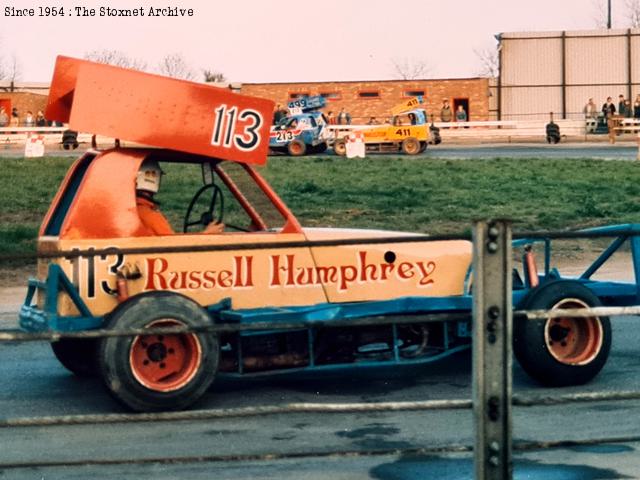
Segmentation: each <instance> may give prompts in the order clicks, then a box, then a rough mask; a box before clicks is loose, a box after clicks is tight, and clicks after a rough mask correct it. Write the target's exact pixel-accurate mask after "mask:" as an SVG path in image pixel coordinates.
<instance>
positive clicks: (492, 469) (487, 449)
mask: <svg viewBox="0 0 640 480" xmlns="http://www.w3.org/2000/svg"><path fill="white" fill-rule="evenodd" d="M638 236H640V232H638V231H636V230H634V229H629V228H626V229H625V228H622V229H615V228H611V229H608V230H604V231H585V232H525V233H521V234H518V235H515V236H514V237H516V238H520V239H526V241H527V242H529V241H534V240H541V241H545V242H546V241H548V240H549V239H579V238H594V237H617V238H618V239H623V240H624V241H626V240H627V239H631V241H633V242H637V241H638V240H637V238H638ZM468 238H469V236H468V235H447V236H434V237H425V236H407V237H389V238H384V239H380V238H376V239H355V240H353V241H349V242H345V241H318V242H288V243H282V244H269V249H274V248H293V247H296V246H302V245H305V246H312V245H313V246H330V245H337V244H347V243H348V244H361V245H366V244H380V243H397V242H417V241H422V242H430V241H438V240H442V239H468ZM472 240H473V271H474V287H473V309H472V312H471V313H472V318H473V327H472V331H473V345H472V351H473V354H472V355H473V398H472V400H465V399H463V400H459V399H458V400H431V401H421V402H379V403H347V404H324V403H323V404H317V403H292V404H288V405H281V406H258V407H245V408H232V409H214V410H205V411H190V412H170V413H154V414H107V415H72V416H56V417H29V418H5V419H1V420H0V427H4V428H8V427H26V426H45V425H71V424H103V423H118V422H157V421H184V420H204V419H215V418H227V417H239V418H242V417H248V416H256V415H273V414H285V413H311V412H315V413H349V412H365V411H366V412H372V411H378V412H380V411H421V410H434V409H469V408H473V412H474V429H475V442H474V444H473V445H461V444H452V445H444V446H434V447H425V448H414V449H406V450H402V452H400V453H433V452H470V451H473V452H474V463H475V478H476V479H483V480H484V479H487V480H489V479H490V480H503V479H510V478H512V452H513V451H524V450H532V449H544V448H551V447H557V446H567V445H581V444H582V445H593V444H598V443H604V442H609V443H610V442H637V441H640V435H629V436H624V437H622V436H621V437H608V438H591V439H587V440H558V441H527V442H518V443H517V444H515V445H514V444H513V439H512V419H511V408H512V406H520V407H531V406H543V405H560V404H570V403H576V402H599V401H619V400H638V399H640V391H617V392H595V393H577V394H565V395H555V396H519V395H514V394H513V392H512V368H511V362H512V350H511V340H512V338H511V337H512V319H513V318H514V317H523V318H526V319H528V320H536V319H537V320H539V319H547V318H551V317H556V316H562V317H581V316H589V317H592V316H599V315H638V314H640V306H632V307H597V308H584V309H575V310H574V309H571V310H552V311H540V310H533V311H515V312H513V311H512V305H511V302H512V285H511V282H512V265H511V262H512V240H513V239H512V234H511V227H510V223H509V222H507V221H490V222H478V223H477V224H476V225H475V227H474V229H473V234H472ZM621 243H622V242H617V243H616V245H617V247H619V246H620V245H621ZM259 246H260V244H252V245H247V244H245V245H234V246H215V247H213V246H212V247H211V248H209V249H210V250H226V249H234V250H239V249H243V248H248V249H257V248H259ZM262 246H263V247H264V245H262ZM130 250H132V251H133V250H135V251H136V252H138V250H142V249H130ZM147 250H151V249H147ZM156 250H164V251H168V250H170V251H173V249H168V248H164V249H154V251H156ZM116 252H119V253H123V252H124V250H119V249H113V248H111V249H105V250H104V251H102V252H100V251H97V250H89V251H84V252H58V253H57V254H55V255H53V254H51V255H47V257H51V256H66V255H67V254H68V253H72V254H75V255H82V256H88V255H101V254H104V253H107V254H113V253H116ZM607 252H608V253H609V254H611V253H613V252H612V251H609V250H608V251H607ZM7 258H9V257H8V256H3V257H1V258H0V260H3V259H7ZM596 263H598V262H596ZM594 265H595V264H594ZM596 269H597V267H596ZM637 273H638V272H636V274H637ZM636 282H637V278H636ZM468 317H469V313H459V314H432V315H428V316H426V317H421V318H420V319H412V318H406V319H397V318H396V319H393V320H392V321H390V320H389V319H386V318H385V317H374V318H368V319H356V320H344V321H340V322H336V324H339V325H340V326H352V325H362V324H365V323H366V324H386V323H391V322H394V323H398V322H400V323H412V322H427V321H432V322H434V321H438V322H440V321H450V320H460V319H462V318H468ZM304 325H305V326H308V324H304ZM329 325H331V323H330V322H327V323H324V322H323V323H322V324H320V323H319V324H318V326H329ZM298 326H300V324H299V323H297V322H288V323H286V324H271V323H260V324H257V323H256V324H251V325H238V324H233V325H214V326H210V327H206V328H189V329H187V328H149V329H143V330H140V329H138V330H117V331H116V330H96V331H85V332H73V333H72V332H69V333H54V332H42V333H21V332H13V331H4V332H0V342H19V341H37V340H47V341H55V340H58V339H60V338H87V337H98V336H124V335H127V336H135V335H141V334H145V335H149V334H156V333H157V334H160V333H164V334H167V333H177V332H197V333H199V332H203V331H209V332H223V331H224V332H228V331H240V330H250V329H257V330H263V329H265V328H269V329H276V328H283V329H290V328H297V327H298ZM398 453H399V452H398V450H397V449H395V448H394V449H392V450H375V451H355V452H344V451H340V452H322V453H320V454H318V453H314V452H306V453H305V452H298V453H294V454H290V455H287V454H271V453H269V454H264V455H233V456H225V455H211V456H200V455H199V456H197V457H179V456H176V457H171V458H166V457H164V458H153V459H148V458H146V459H143V460H139V461H138V460H136V459H121V460H100V459H98V460H95V461H87V460H78V461H74V460H71V461H67V460H61V461H45V462H41V463H38V462H30V463H25V464H19V465H18V464H11V465H8V464H7V465H4V464H2V463H0V467H1V468H21V467H25V466H38V465H45V466H50V465H80V464H82V465H87V464H91V463H95V464H105V463H108V464H114V463H120V464H123V463H124V464H126V463H152V462H154V463H155V462H159V463H166V462H172V463H176V462H177V463H180V462H182V463H186V462H196V461H246V460H259V459H270V460H274V459H278V458H292V457H297V458H300V457H308V456H316V457H317V456H325V455H326V456H328V455H331V456H335V455H340V454H342V455H350V456H353V455H381V454H398Z"/></svg>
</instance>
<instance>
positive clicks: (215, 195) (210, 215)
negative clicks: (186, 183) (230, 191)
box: [182, 183, 224, 233]
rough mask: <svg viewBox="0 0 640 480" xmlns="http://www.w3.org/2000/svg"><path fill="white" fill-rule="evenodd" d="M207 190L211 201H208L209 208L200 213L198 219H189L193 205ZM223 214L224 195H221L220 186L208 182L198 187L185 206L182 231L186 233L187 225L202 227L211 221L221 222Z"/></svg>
mask: <svg viewBox="0 0 640 480" xmlns="http://www.w3.org/2000/svg"><path fill="white" fill-rule="evenodd" d="M209 190H211V201H210V202H209V208H208V209H207V210H206V211H205V212H203V213H201V214H200V218H199V219H198V220H193V221H191V213H192V210H193V207H195V205H196V204H197V203H198V200H199V199H200V197H201V196H202V195H204V193H205V192H207V191H209ZM223 215H224V197H223V196H222V190H220V187H219V186H217V185H216V184H214V183H209V184H207V185H204V186H202V187H200V189H199V190H198V191H197V192H196V194H195V195H194V196H193V198H192V199H191V202H190V203H189V208H187V213H186V214H185V216H184V227H183V229H182V231H183V232H184V233H187V232H188V231H189V227H193V226H195V225H202V226H203V227H206V226H207V225H209V224H210V223H211V222H215V223H221V222H222V217H223ZM194 216H195V215H194Z"/></svg>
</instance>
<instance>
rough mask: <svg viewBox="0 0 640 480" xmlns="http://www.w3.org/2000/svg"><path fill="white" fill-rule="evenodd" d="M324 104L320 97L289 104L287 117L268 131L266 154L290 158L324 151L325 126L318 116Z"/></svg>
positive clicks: (325, 143)
mask: <svg viewBox="0 0 640 480" xmlns="http://www.w3.org/2000/svg"><path fill="white" fill-rule="evenodd" d="M325 104H326V101H325V99H324V97H322V96H320V95H317V96H313V97H302V98H299V99H297V100H293V101H291V102H289V104H288V105H287V107H288V108H289V112H290V114H289V115H288V116H287V117H285V118H283V119H282V121H281V122H279V123H278V124H277V125H274V126H273V127H271V132H270V137H269V150H270V151H271V152H272V153H286V154H289V155H291V156H293V157H298V156H301V155H307V154H316V153H323V152H324V151H326V150H327V138H326V135H327V132H326V130H325V127H326V123H325V121H324V117H323V116H322V113H321V112H320V109H321V108H324V106H325Z"/></svg>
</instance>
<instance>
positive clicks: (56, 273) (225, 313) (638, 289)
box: [20, 224, 640, 375]
mask: <svg viewBox="0 0 640 480" xmlns="http://www.w3.org/2000/svg"><path fill="white" fill-rule="evenodd" d="M585 231H586V232H593V233H603V234H605V235H607V236H615V238H614V240H613V241H612V242H611V244H610V245H609V247H607V248H606V249H605V250H604V251H603V252H602V254H601V255H600V256H599V257H598V258H597V259H596V260H595V261H594V262H593V263H592V264H591V265H590V266H589V267H588V268H587V269H586V270H585V271H584V272H583V273H582V274H581V275H580V276H579V277H578V278H576V280H578V281H580V282H582V283H583V284H584V285H585V286H586V287H588V288H589V289H591V290H592V291H593V292H594V294H595V295H596V296H598V297H599V298H600V300H601V301H602V303H603V304H604V305H607V306H627V305H635V304H638V303H640V281H639V280H640V225H637V224H628V225H618V226H607V227H598V228H592V229H589V230H585ZM627 240H629V242H630V247H631V254H632V262H633V271H634V278H635V283H624V282H610V281H594V280H591V277H592V276H593V275H594V274H595V273H596V271H597V270H598V269H599V268H600V267H602V265H604V264H605V263H606V262H607V260H609V258H611V256H612V255H613V254H614V253H615V252H616V251H618V250H619V249H620V247H621V246H622V245H623V244H624V243H625V242H626V241H627ZM533 243H544V245H545V254H544V255H545V260H544V265H545V269H544V273H543V274H541V275H540V280H541V281H544V280H545V279H547V278H561V276H560V273H559V272H558V271H557V270H555V269H551V268H550V259H551V241H550V239H548V238H544V239H526V238H525V239H519V240H515V241H514V242H513V245H514V246H515V247H517V246H523V245H527V244H533ZM524 277H525V280H524V282H525V283H524V286H523V287H522V288H519V289H517V290H514V291H513V304H514V305H515V306H516V307H517V306H518V305H519V304H520V302H521V301H522V299H523V298H524V297H525V296H526V294H527V293H528V292H529V291H530V285H529V284H528V281H527V275H525V276H524ZM38 289H41V290H44V291H45V302H44V309H39V308H37V306H35V305H33V304H32V302H33V297H34V295H35V292H36V290H38ZM60 292H63V293H65V294H66V295H68V296H69V298H70V299H71V301H72V302H73V303H74V305H75V306H76V308H77V309H78V311H79V312H80V315H79V316H61V315H59V314H58V297H59V293H60ZM471 307H472V297H471V295H460V296H449V297H403V298H398V299H393V300H381V301H374V302H354V303H340V304H332V303H323V304H318V305H312V306H305V307H288V308H274V307H269V308H256V309H244V310H233V309H232V305H231V300H230V299H225V300H223V301H222V302H219V303H216V304H213V305H209V306H208V307H207V311H208V312H209V313H210V314H211V315H215V316H216V317H217V318H219V321H220V322H221V323H241V324H251V323H257V322H270V323H273V324H277V323H284V322H302V323H305V324H308V328H307V331H308V336H309V349H310V352H312V351H313V350H314V349H313V342H314V331H315V330H316V329H317V328H322V327H323V326H325V324H326V323H327V322H336V321H337V320H345V321H347V320H350V319H356V318H363V317H370V316H381V315H410V314H426V313H451V312H470V311H471ZM103 322H104V318H103V317H100V316H97V317H96V316H93V315H92V314H91V312H90V310H89V309H88V307H87V306H86V304H85V303H84V301H83V300H82V298H81V297H80V295H79V294H78V291H77V289H76V287H75V286H74V285H73V284H72V283H71V281H70V280H69V278H68V277H67V276H66V275H65V273H64V272H63V271H62V269H61V268H60V266H59V265H56V264H50V265H49V272H48V276H47V280H46V281H45V282H41V281H38V280H35V279H30V280H29V283H28V290H27V296H26V298H25V302H24V304H23V305H22V307H21V309H20V326H21V327H22V328H23V329H24V330H27V331H58V332H72V331H82V330H91V329H97V328H101V327H102V326H103ZM331 327H336V323H332V325H331ZM391 328H392V332H393V338H394V347H393V358H392V359H391V360H383V361H364V362H356V363H348V364H340V365H314V364H313V361H312V360H311V361H310V365H309V366H306V367H301V368H291V369H286V372H292V371H305V370H310V369H313V370H334V369H338V368H345V367H353V366H358V367H361V366H374V365H380V364H385V363H386V364H389V363H402V364H418V363H427V362H432V361H436V360H439V359H441V358H443V357H445V356H448V355H451V354H453V353H456V352H458V351H461V350H463V349H467V348H469V346H470V345H469V344H464V345H457V346H455V347H450V346H449V339H448V337H447V334H446V331H447V330H446V329H445V348H444V350H443V351H442V352H441V353H439V354H435V355H431V356H428V357H425V358H421V359H411V360H407V359H403V358H401V357H400V355H399V352H398V347H397V345H396V342H395V338H396V335H397V324H395V323H392V324H391ZM270 332H271V331H269V330H267V331H265V330H261V331H244V332H241V334H240V335H241V336H242V337H245V336H250V335H260V334H265V333H270ZM458 335H459V336H460V337H468V329H467V326H466V323H465V322H458ZM239 355H241V352H240V353H239ZM311 358H312V356H311ZM239 360H240V359H239ZM239 365H240V366H241V365H242V362H241V361H240V362H239ZM282 371H284V370H275V371H269V372H258V373H251V374H250V375H265V374H270V373H278V372H282ZM239 374H240V375H242V374H243V372H242V367H240V369H239ZM230 375H236V374H230Z"/></svg>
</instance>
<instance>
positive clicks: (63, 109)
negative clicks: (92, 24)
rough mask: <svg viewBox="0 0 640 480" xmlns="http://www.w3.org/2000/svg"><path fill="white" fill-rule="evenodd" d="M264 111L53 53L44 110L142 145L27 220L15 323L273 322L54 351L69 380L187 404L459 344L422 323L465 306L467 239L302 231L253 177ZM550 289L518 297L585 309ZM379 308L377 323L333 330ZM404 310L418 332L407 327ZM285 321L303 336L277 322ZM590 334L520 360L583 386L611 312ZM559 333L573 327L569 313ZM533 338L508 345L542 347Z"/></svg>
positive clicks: (263, 106)
mask: <svg viewBox="0 0 640 480" xmlns="http://www.w3.org/2000/svg"><path fill="white" fill-rule="evenodd" d="M272 110H273V103H272V102H270V101H268V100H263V99H256V98H251V97H246V96H242V95H238V94H234V93H231V92H229V91H227V90H223V89H219V88H216V87H210V86H207V85H203V84H195V83H191V82H185V81H179V80H175V79H168V78H163V77H159V76H156V75H150V74H146V73H141V72H134V71H130V70H125V69H120V68H116V67H111V66H106V65H98V64H94V63H91V62H86V61H81V60H75V59H69V58H65V57H59V59H58V62H57V64H56V70H55V74H54V79H53V84H52V86H51V93H50V98H49V105H48V109H47V118H51V119H54V120H57V121H61V122H68V123H69V125H70V127H71V128H72V129H74V130H78V131H83V132H90V133H95V134H101V135H107V136H110V137H112V138H117V139H121V140H123V141H124V140H127V141H132V142H137V143H139V144H144V145H147V146H139V147H136V148H123V147H116V148H112V149H108V150H103V151H98V150H90V151H88V152H86V153H85V154H84V155H82V156H81V157H80V158H79V159H78V160H77V161H76V162H75V163H74V164H73V165H72V166H71V168H70V169H69V172H68V173H67V176H66V178H65V179H64V181H63V183H62V185H61V186H60V189H59V191H58V193H57V194H56V196H55V198H54V199H53V201H52V203H51V206H50V208H49V211H48V213H47V215H46V217H45V219H44V221H43V223H42V226H41V230H40V234H39V235H40V238H39V242H38V248H39V252H40V254H41V256H42V258H40V260H39V262H38V278H37V279H32V280H30V282H29V289H28V293H27V298H26V300H25V303H24V306H23V307H22V309H21V312H20V322H21V325H22V327H23V328H24V329H26V330H29V331H43V330H45V331H57V332H72V331H82V330H91V329H98V328H115V329H136V328H150V327H190V328H193V329H203V328H206V327H209V326H211V325H249V324H252V323H255V322H261V325H262V322H267V325H273V327H274V328H271V329H270V328H263V329H260V330H257V331H234V332H230V333H219V334H212V333H205V332H202V331H195V332H191V333H171V334H165V335H155V334H154V335H137V336H108V337H104V338H100V339H69V338H63V339H62V340H60V341H57V342H54V343H52V347H53V351H54V352H55V354H56V356H57V357H58V359H59V360H60V362H61V363H62V364H63V365H64V366H66V367H67V368H68V369H69V370H71V371H72V372H75V373H77V374H97V375H100V376H102V378H103V379H104V383H105V385H106V387H107V388H108V389H109V391H110V392H111V393H112V394H113V395H114V396H115V397H116V398H117V399H119V400H120V401H122V402H123V403H124V404H126V405H127V406H128V407H130V408H131V409H134V410H140V411H149V410H165V409H177V408H184V407H186V406H188V405H191V404H192V403H193V402H195V401H197V400H198V398H200V397H201V396H202V395H203V394H204V392H205V391H206V390H207V389H208V388H209V386H210V385H211V383H212V382H213V380H214V379H215V377H216V374H217V373H218V372H220V373H224V374H228V375H258V374H265V373H267V372H282V371H294V370H300V369H311V370H321V369H331V368H338V367H343V366H345V365H359V366H360V365H362V366H365V365H367V366H370V365H378V364H390V363H393V364H399V365H400V364H411V363H424V362H430V361H434V360H437V359H440V358H442V357H444V356H447V355H450V354H452V353H455V352H458V351H460V350H463V349H467V348H469V346H470V328H469V322H468V320H455V321H454V320H452V321H446V322H444V321H443V322H439V323H433V322H430V323H429V322H426V321H425V322H421V318H423V317H421V316H423V315H425V314H429V313H433V312H470V311H471V296H470V294H469V285H468V279H469V273H470V263H471V244H470V242H468V241H463V240H456V241H433V242H427V241H423V240H426V239H427V237H425V236H418V235H416V236H413V237H409V238H407V234H402V233H399V232H382V231H371V230H350V229H323V228H319V229H309V228H302V227H301V225H300V224H299V222H298V221H297V219H296V218H295V216H294V215H293V214H292V213H291V211H290V210H289V209H288V208H287V206H286V205H285V204H284V202H283V201H282V200H281V199H280V198H279V197H278V195H277V194H276V193H275V192H274V191H273V190H272V189H271V188H270V186H269V185H268V184H267V182H266V181H265V180H264V179H263V178H262V176H261V175H260V174H259V173H258V172H257V170H256V169H255V168H254V165H259V164H262V163H264V162H265V161H266V155H267V149H268V142H269V119H270V118H271V112H272ZM165 171H166V172H168V174H167V175H164V173H165ZM163 176H164V178H163ZM171 181H178V182H183V185H182V186H183V187H185V186H186V189H191V190H192V192H193V193H192V197H191V198H190V199H189V198H184V199H182V200H181V201H182V203H183V205H184V211H185V214H184V218H183V220H182V222H181V225H180V226H179V227H178V226H177V225H176V224H175V222H174V223H173V224H171V223H170V222H169V221H167V219H166V218H164V216H163V214H162V212H161V206H160V205H159V204H158V203H157V200H156V195H157V194H159V195H161V194H162V191H163V188H164V186H165V185H168V184H169V183H170V182H171ZM165 182H166V183H165ZM176 230H178V231H177V232H176ZM364 239H368V240H370V241H368V242H362V241H363V240H364ZM376 239H378V241H377V242H376ZM394 239H398V241H396V240H394ZM358 242H362V243H358ZM561 282H567V283H566V284H562V285H561V286H560V287H562V288H559V287H558V283H557V281H556V282H550V284H551V285H555V287H554V288H555V289H554V290H553V291H550V292H547V293H545V288H547V287H544V286H542V287H538V288H537V289H533V290H532V289H531V288H530V285H528V284H527V283H526V282H525V283H517V282H516V286H515V293H514V302H516V303H518V302H521V301H523V299H525V297H526V298H530V294H531V293H532V292H533V293H536V292H537V293H536V295H537V296H536V295H534V296H533V297H532V298H533V300H535V301H536V302H537V303H536V305H537V306H538V307H539V308H542V306H543V304H544V303H545V302H546V303H549V302H556V303H557V302H558V301H561V300H562V298H563V295H564V294H563V292H565V291H566V292H569V294H570V296H571V298H572V299H573V300H572V301H573V302H574V304H577V305H582V304H588V305H592V304H596V303H597V302H598V298H597V297H595V295H594V294H593V293H591V291H590V290H589V288H587V287H586V286H584V285H582V284H580V283H578V282H573V283H572V281H565V280H561ZM569 287H570V288H569ZM36 293H37V295H36ZM528 295H529V296H528ZM549 306H553V304H550V305H549ZM378 316H388V317H389V320H390V323H389V324H388V325H364V324H363V325H359V326H354V325H347V324H346V322H348V321H350V320H352V319H362V318H366V317H378ZM406 316H411V317H412V318H413V319H414V320H415V322H414V323H412V324H406V323H403V322H402V321H401V320H402V318H403V317H406ZM394 319H396V320H397V321H394ZM291 321H296V322H302V324H303V325H304V327H302V328H300V327H298V328H287V329H277V328H276V327H277V326H278V325H279V324H282V323H283V322H284V323H286V322H291ZM340 322H343V323H345V324H344V325H342V324H341V323H340ZM593 325H596V326H597V328H592V329H590V330H588V332H591V335H595V336H596V337H595V343H593V342H591V343H590V344H589V345H591V346H593V345H596V346H597V348H590V349H586V347H585V349H584V351H581V350H580V349H578V351H577V352H576V351H572V352H567V351H564V350H562V349H561V348H560V347H558V349H557V350H553V349H551V350H550V351H549V352H547V353H539V352H538V351H536V352H533V353H531V354H526V352H525V354H523V355H522V356H521V357H520V358H521V360H522V361H523V362H524V364H525V366H526V368H528V370H529V371H530V372H532V374H533V375H534V376H536V378H538V379H540V380H542V381H544V380H545V379H547V380H549V379H552V381H553V382H555V383H560V384H568V383H581V382H584V381H587V380H589V379H590V378H592V377H593V376H594V375H596V374H597V372H598V371H599V370H600V368H601V367H602V365H603V364H604V361H605V360H606V357H607V354H608V351H609V344H610V327H609V324H608V320H607V319H606V318H595V319H593ZM541 328H543V329H544V327H541ZM566 328H567V329H568V330H567V331H571V329H574V330H575V331H576V332H577V335H583V336H584V335H586V334H587V333H585V331H586V330H585V331H583V329H580V328H578V326H577V325H574V324H572V323H571V322H570V321H569V322H568V323H567V325H566ZM563 332H564V330H563ZM538 333H539V332H537V331H535V330H534V331H532V332H525V333H524V334H523V335H524V336H523V337H522V338H521V341H524V340H527V341H528V340H529V339H530V340H531V342H533V343H532V345H537V346H540V347H541V348H544V340H542V343H540V340H539V339H538V337H537V336H536V335H538ZM565 335H568V334H567V333H566V332H565ZM525 337H526V338H525ZM576 358H577V359H578V360H579V361H576ZM540 365H543V367H544V368H542V369H541V368H539V366H540ZM529 367H530V368H529Z"/></svg>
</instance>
